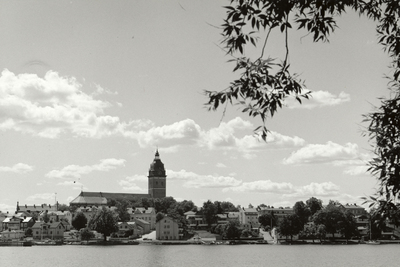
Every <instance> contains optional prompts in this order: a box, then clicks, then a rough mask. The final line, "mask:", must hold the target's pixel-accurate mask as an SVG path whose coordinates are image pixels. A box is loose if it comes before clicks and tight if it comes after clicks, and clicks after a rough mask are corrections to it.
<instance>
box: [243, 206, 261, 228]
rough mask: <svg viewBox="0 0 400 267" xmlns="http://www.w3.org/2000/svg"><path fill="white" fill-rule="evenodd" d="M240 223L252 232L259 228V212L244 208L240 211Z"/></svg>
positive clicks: (251, 208)
mask: <svg viewBox="0 0 400 267" xmlns="http://www.w3.org/2000/svg"><path fill="white" fill-rule="evenodd" d="M239 223H240V225H241V226H242V228H243V229H248V230H252V229H254V228H257V229H258V228H259V227H260V223H259V222H258V211H257V209H255V208H253V207H249V208H242V209H240V210H239Z"/></svg>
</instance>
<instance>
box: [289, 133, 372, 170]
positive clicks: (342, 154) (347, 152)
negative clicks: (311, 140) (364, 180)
mask: <svg viewBox="0 0 400 267" xmlns="http://www.w3.org/2000/svg"><path fill="white" fill-rule="evenodd" d="M371 158H372V156H371V155H370V154H368V153H360V152H359V149H358V146H357V144H352V143H347V144H345V145H344V146H342V145H339V144H336V143H333V142H331V141H328V142H327V143H326V144H309V145H307V146H305V147H302V148H300V149H299V150H297V151H295V152H293V153H292V154H291V155H290V156H289V157H288V158H285V159H284V160H283V163H284V164H321V163H325V164H332V165H333V166H339V167H341V166H342V167H344V173H345V174H348V175H363V174H366V173H367V169H368V166H367V163H368V161H370V160H371Z"/></svg>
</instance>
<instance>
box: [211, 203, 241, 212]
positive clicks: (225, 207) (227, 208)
mask: <svg viewBox="0 0 400 267" xmlns="http://www.w3.org/2000/svg"><path fill="white" fill-rule="evenodd" d="M216 202H217V201H216ZM218 202H219V201H218ZM219 204H220V206H221V209H222V211H223V212H237V211H239V209H238V208H237V207H235V205H233V203H232V202H229V201H222V202H219Z"/></svg>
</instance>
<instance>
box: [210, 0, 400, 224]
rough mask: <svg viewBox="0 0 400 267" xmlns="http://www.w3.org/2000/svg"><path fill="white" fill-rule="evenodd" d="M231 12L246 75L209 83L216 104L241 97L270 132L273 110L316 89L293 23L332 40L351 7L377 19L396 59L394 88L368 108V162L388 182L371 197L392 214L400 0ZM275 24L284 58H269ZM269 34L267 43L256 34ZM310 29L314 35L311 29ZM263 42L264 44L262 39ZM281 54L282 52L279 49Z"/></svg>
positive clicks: (229, 40) (229, 45) (261, 131)
mask: <svg viewBox="0 0 400 267" xmlns="http://www.w3.org/2000/svg"><path fill="white" fill-rule="evenodd" d="M225 8H226V11H227V12H226V17H225V19H224V24H223V25H222V35H223V37H224V38H223V41H222V44H223V45H224V48H225V50H226V52H227V54H229V55H231V56H232V58H233V59H232V60H231V61H233V62H235V64H236V65H235V67H234V71H242V73H241V75H240V77H239V78H238V79H236V80H234V81H232V82H231V84H230V85H229V86H228V88H226V89H224V90H222V91H205V94H206V96H207V98H208V102H207V105H208V107H209V110H216V109H218V107H220V106H221V105H222V104H225V109H226V105H228V104H229V103H230V104H231V105H236V104H238V105H240V106H241V109H242V112H244V113H247V114H248V115H249V116H251V117H258V118H260V119H261V122H262V123H261V125H260V126H259V127H257V128H256V129H255V130H254V131H255V132H256V133H257V134H258V135H260V136H261V138H262V139H264V140H266V137H267V135H268V132H269V130H268V129H267V128H266V126H265V124H266V120H267V118H268V116H270V117H273V116H274V114H275V113H276V112H277V111H278V109H279V108H282V107H283V106H284V105H283V103H284V100H285V99H286V98H287V97H289V96H292V97H295V99H296V100H297V101H298V102H300V103H301V101H302V100H301V99H302V98H305V99H307V98H309V95H310V92H308V91H307V90H306V89H305V85H304V84H303V82H302V81H301V80H300V78H299V76H298V75H296V74H292V72H291V70H290V60H289V59H290V57H289V37H288V35H289V31H288V30H289V29H290V28H292V24H297V26H298V30H301V29H304V30H305V31H306V32H307V33H308V34H311V36H312V39H313V41H314V42H319V41H322V42H326V41H329V40H328V38H329V35H330V33H331V32H333V31H334V30H335V29H336V28H337V25H336V21H335V18H336V17H338V16H341V15H342V14H343V13H346V12H347V11H349V10H353V11H355V12H356V13H358V14H359V15H366V16H367V17H368V18H369V19H371V20H373V21H374V22H376V32H377V37H378V42H379V44H380V45H382V46H383V48H384V50H385V51H386V52H387V53H388V55H389V57H390V58H391V59H392V63H391V65H390V68H391V71H390V74H389V75H388V76H387V78H388V80H389V82H388V89H389V90H390V91H391V96H390V98H388V99H384V98H382V99H381V106H380V107H379V108H378V109H377V111H375V112H371V113H369V114H367V115H365V121H366V122H368V123H369V125H368V127H367V128H366V131H365V135H368V136H369V137H370V142H371V144H372V146H373V147H374V153H375V157H374V159H373V160H372V161H370V162H369V163H368V165H369V166H370V169H369V170H370V171H371V173H372V174H373V175H375V176H376V178H377V179H378V181H379V183H380V186H379V188H378V189H377V192H376V195H375V196H371V198H369V199H366V201H367V200H368V201H369V202H371V206H374V207H375V208H376V210H377V212H379V213H381V214H382V218H391V216H392V211H393V210H399V208H400V206H399V205H400V204H398V195H399V193H400V164H399V162H400V159H399V157H400V156H399V155H400V153H399V152H400V142H399V139H400V82H399V78H400V30H399V26H398V21H399V19H400V8H399V3H398V1H397V0H387V1H383V0H370V1H356V0H349V1H319V0H307V1H270V0H232V1H231V3H230V5H229V6H226V7H225ZM272 31H277V32H279V31H280V32H281V34H282V38H283V40H284V42H285V51H286V52H285V54H284V56H283V57H282V58H280V62H277V60H275V59H272V57H268V58H265V56H264V55H265V54H266V53H265V52H266V51H265V50H266V44H267V41H268V39H269V37H270V33H271V32H272ZM263 34H264V36H265V39H264V40H263V42H262V45H258V44H257V43H256V41H257V40H258V39H259V37H260V36H262V35H263ZM308 34H306V35H308ZM249 45H253V46H255V47H256V49H258V55H257V56H256V57H255V58H250V57H247V56H245V53H244V52H245V51H246V47H248V46H249ZM257 45H258V46H257ZM273 57H274V58H277V57H276V56H273Z"/></svg>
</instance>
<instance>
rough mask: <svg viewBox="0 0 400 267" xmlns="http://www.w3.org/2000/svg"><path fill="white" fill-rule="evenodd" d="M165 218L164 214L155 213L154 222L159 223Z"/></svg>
mask: <svg viewBox="0 0 400 267" xmlns="http://www.w3.org/2000/svg"><path fill="white" fill-rule="evenodd" d="M164 217H165V214H164V213H162V212H157V214H156V222H158V221H161V220H162V219H163V218H164Z"/></svg>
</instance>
